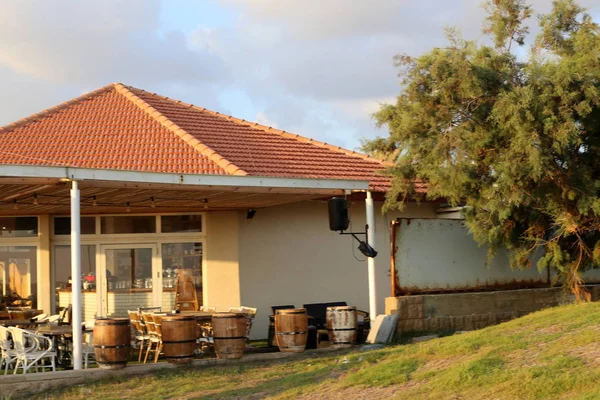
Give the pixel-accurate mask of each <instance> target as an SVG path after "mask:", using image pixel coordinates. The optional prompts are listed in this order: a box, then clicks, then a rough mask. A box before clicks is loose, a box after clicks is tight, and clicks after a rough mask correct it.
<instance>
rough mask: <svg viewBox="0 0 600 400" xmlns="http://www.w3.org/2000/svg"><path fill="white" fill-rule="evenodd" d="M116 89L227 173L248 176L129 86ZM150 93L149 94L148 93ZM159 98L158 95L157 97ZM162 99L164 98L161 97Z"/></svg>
mask: <svg viewBox="0 0 600 400" xmlns="http://www.w3.org/2000/svg"><path fill="white" fill-rule="evenodd" d="M114 87H115V89H116V91H117V93H119V94H121V95H123V96H125V97H126V98H127V99H128V100H129V101H131V102H132V103H134V104H135V105H136V106H137V107H138V108H140V109H141V110H142V111H144V112H145V113H147V114H148V115H149V116H151V117H152V118H154V119H155V120H156V121H157V122H158V123H160V124H161V125H163V126H164V127H165V128H167V129H168V130H169V131H171V132H173V133H174V134H175V135H177V136H179V138H180V139H181V140H183V141H184V142H186V143H187V144H189V145H190V146H192V147H193V148H194V149H195V150H197V151H198V152H199V153H200V154H202V155H203V156H205V157H207V158H208V159H209V160H211V161H213V162H214V163H215V164H217V165H218V166H219V167H221V168H223V169H224V170H225V171H226V172H227V173H229V174H231V175H248V173H247V172H246V171H244V170H242V169H241V168H240V167H238V166H237V165H235V164H233V163H232V162H230V161H228V160H226V159H225V158H224V157H223V156H221V155H220V154H218V153H217V152H216V151H214V150H213V149H211V148H210V147H208V146H207V145H205V144H204V143H202V142H201V141H200V140H198V139H197V138H195V137H194V136H192V135H190V134H189V133H188V132H187V131H185V130H184V129H183V128H181V127H180V126H179V125H177V124H176V123H174V122H173V121H171V120H170V119H169V118H167V117H166V116H165V115H164V114H163V113H161V112H160V111H158V110H157V109H156V108H154V107H152V106H151V105H150V104H148V103H147V102H145V101H144V100H143V99H141V98H140V97H139V96H138V95H136V94H135V93H134V92H132V91H131V90H130V89H129V87H128V86H125V85H123V84H122V83H115V84H114ZM134 89H135V90H139V91H142V92H146V91H145V90H142V89H137V88H134ZM146 93H148V92H146ZM157 96H158V95H157ZM161 97H162V96H161Z"/></svg>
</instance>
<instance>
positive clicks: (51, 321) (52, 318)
mask: <svg viewBox="0 0 600 400" xmlns="http://www.w3.org/2000/svg"><path fill="white" fill-rule="evenodd" d="M60 318H61V316H60V314H55V315H51V316H49V317H48V318H47V319H46V320H45V321H44V322H45V323H47V324H48V325H53V326H56V325H58V323H59V322H60Z"/></svg>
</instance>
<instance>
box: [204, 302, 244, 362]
mask: <svg viewBox="0 0 600 400" xmlns="http://www.w3.org/2000/svg"><path fill="white" fill-rule="evenodd" d="M212 325H213V341H214V343H213V345H214V348H215V353H216V355H217V358H242V356H243V355H244V349H245V348H246V340H247V336H246V330H247V322H246V316H245V315H244V314H236V313H217V314H215V315H213V316H212Z"/></svg>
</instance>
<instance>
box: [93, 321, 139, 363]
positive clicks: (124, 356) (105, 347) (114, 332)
mask: <svg viewBox="0 0 600 400" xmlns="http://www.w3.org/2000/svg"><path fill="white" fill-rule="evenodd" d="M130 351H131V326H130V323H129V319H128V318H98V319H96V323H95V324H94V353H96V362H97V363H98V366H99V367H100V368H103V369H121V368H125V366H126V365H127V361H128V360H129V352H130Z"/></svg>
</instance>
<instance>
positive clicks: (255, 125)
mask: <svg viewBox="0 0 600 400" xmlns="http://www.w3.org/2000/svg"><path fill="white" fill-rule="evenodd" d="M135 90H139V91H142V92H146V91H145V90H143V89H138V88H135ZM146 93H149V92H146ZM152 95H153V96H156V97H159V98H162V99H164V100H169V101H173V102H175V103H178V104H181V105H183V106H187V107H189V108H193V109H195V110H198V111H200V112H206V113H208V114H211V115H214V116H217V117H219V118H224V119H227V120H229V121H232V122H235V123H238V124H240V125H245V126H249V127H252V128H257V129H260V130H263V131H265V132H270V133H275V134H278V135H280V136H282V137H286V138H290V139H295V140H297V141H299V142H303V143H309V144H313V145H315V146H318V147H324V148H326V149H329V150H333V151H337V152H338V153H343V154H345V155H347V156H354V157H359V158H362V159H363V160H367V161H373V162H377V163H379V164H382V165H383V166H387V167H391V166H394V165H395V164H394V163H392V162H390V161H384V160H380V159H378V158H375V157H371V156H369V155H367V154H363V153H359V152H356V151H352V150H348V149H345V148H343V147H341V146H334V145H331V144H327V143H325V142H321V141H318V140H314V139H311V138H308V137H306V136H302V135H298V134H295V133H290V132H286V131H284V130H281V129H275V128H272V127H270V126H266V125H261V124H259V123H258V122H250V121H246V120H244V119H240V118H236V117H233V116H231V115H227V114H222V113H219V112H217V111H212V110H209V109H207V108H204V107H198V106H195V105H193V104H191V103H186V102H184V101H180V100H175V99H172V98H170V97H167V96H163V95H160V94H157V93H152Z"/></svg>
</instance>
